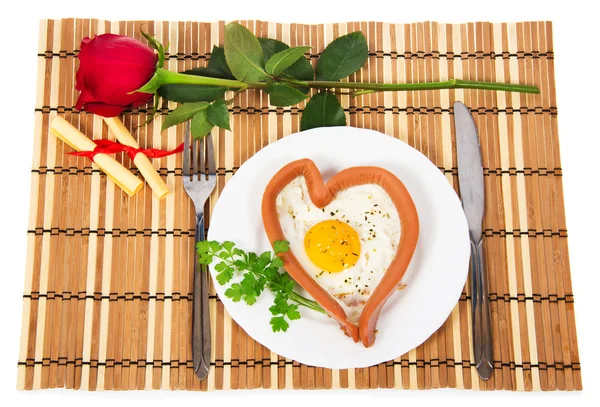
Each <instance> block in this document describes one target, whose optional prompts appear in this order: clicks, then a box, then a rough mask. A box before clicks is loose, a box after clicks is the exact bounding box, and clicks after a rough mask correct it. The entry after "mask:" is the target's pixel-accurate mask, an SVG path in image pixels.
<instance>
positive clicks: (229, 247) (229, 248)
mask: <svg viewBox="0 0 600 407" xmlns="http://www.w3.org/2000/svg"><path fill="white" fill-rule="evenodd" d="M221 246H222V247H223V250H225V251H226V252H227V253H232V251H233V247H234V246H235V243H233V242H230V241H226V242H223V243H222V244H221Z"/></svg>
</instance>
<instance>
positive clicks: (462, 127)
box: [454, 102, 494, 380]
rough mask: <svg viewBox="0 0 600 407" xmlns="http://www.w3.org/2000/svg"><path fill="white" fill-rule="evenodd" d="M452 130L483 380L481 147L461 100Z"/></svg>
mask: <svg viewBox="0 0 600 407" xmlns="http://www.w3.org/2000/svg"><path fill="white" fill-rule="evenodd" d="M454 129H455V132H456V152H457V161H458V184H459V190H460V196H461V201H462V205H463V210H464V211H465V215H466V217H467V223H468V225H469V238H470V241H471V260H470V263H469V270H470V276H471V304H472V305H471V307H472V309H471V315H472V321H471V322H472V332H473V355H474V357H475V367H476V369H477V372H478V374H479V377H481V378H482V379H483V380H487V379H489V378H490V376H491V375H492V372H493V369H494V368H493V349H492V332H491V325H490V304H489V297H488V282H487V275H486V267H485V258H484V251H483V231H482V222H483V213H484V207H485V193H484V185H483V164H482V159H481V146H480V144H479V136H478V134H477V128H476V126H475V121H474V120H473V116H471V112H470V111H469V109H468V108H467V107H466V106H465V105H464V104H462V103H461V102H455V103H454Z"/></svg>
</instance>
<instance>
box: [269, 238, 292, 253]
mask: <svg viewBox="0 0 600 407" xmlns="http://www.w3.org/2000/svg"><path fill="white" fill-rule="evenodd" d="M289 249H290V242H288V241H287V240H276V241H274V242H273V250H274V251H275V254H279V253H285V252H287V251H288V250H289Z"/></svg>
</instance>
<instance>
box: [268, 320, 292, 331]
mask: <svg viewBox="0 0 600 407" xmlns="http://www.w3.org/2000/svg"><path fill="white" fill-rule="evenodd" d="M270 322H271V328H272V329H273V332H286V331H287V330H288V328H289V327H290V325H289V324H288V323H287V321H286V320H285V317H273V318H271V321H270Z"/></svg>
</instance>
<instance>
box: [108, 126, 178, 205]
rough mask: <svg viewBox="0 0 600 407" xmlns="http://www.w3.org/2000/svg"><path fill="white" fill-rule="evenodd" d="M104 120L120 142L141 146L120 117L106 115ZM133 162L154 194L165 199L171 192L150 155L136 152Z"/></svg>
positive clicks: (131, 145) (130, 145) (134, 146)
mask: <svg viewBox="0 0 600 407" xmlns="http://www.w3.org/2000/svg"><path fill="white" fill-rule="evenodd" d="M104 121H105V122H106V124H107V125H108V128H109V129H110V131H112V132H113V134H114V135H115V137H116V138H117V140H119V143H121V144H124V145H126V146H129V147H133V148H140V146H139V144H138V143H137V141H135V139H134V138H133V136H132V135H131V133H130V132H129V130H127V127H125V125H124V124H123V122H122V121H121V120H119V118H118V117H105V118H104ZM133 163H134V164H135V166H136V167H137V168H138V170H140V173H141V174H142V175H143V176H144V178H145V179H146V182H147V183H148V185H150V188H152V192H154V195H156V197H157V198H158V199H163V198H164V197H166V196H167V195H169V194H170V193H171V191H169V188H168V187H167V184H165V182H164V181H163V179H162V178H161V177H160V175H158V172H157V171H156V169H155V168H154V165H152V163H151V162H150V159H149V158H148V157H146V156H145V155H144V154H136V155H135V157H134V158H133Z"/></svg>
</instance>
